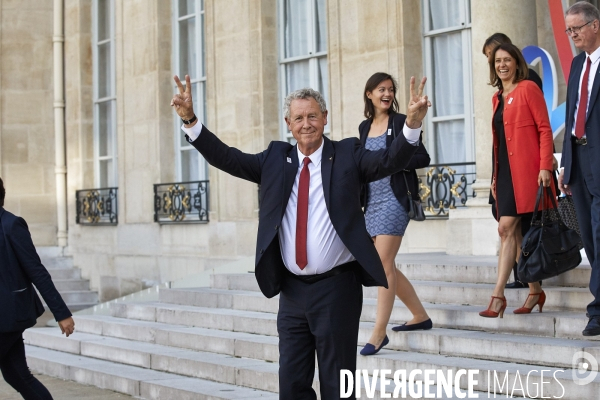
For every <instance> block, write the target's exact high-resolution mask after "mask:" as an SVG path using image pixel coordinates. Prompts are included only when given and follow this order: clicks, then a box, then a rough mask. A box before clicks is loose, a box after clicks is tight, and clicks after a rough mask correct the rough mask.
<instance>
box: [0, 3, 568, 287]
mask: <svg viewBox="0 0 600 400" xmlns="http://www.w3.org/2000/svg"><path fill="white" fill-rule="evenodd" d="M58 3H60V2H58ZM571 3H572V1H571ZM55 4H56V2H55ZM91 8H92V2H91V1H89V0H64V26H65V32H64V33H65V45H64V46H65V47H64V60H65V71H64V75H65V97H66V102H65V103H66V109H65V116H66V127H65V137H66V151H67V171H68V172H67V199H68V204H67V206H68V246H67V248H66V249H65V251H66V253H68V254H71V255H73V256H74V259H75V263H76V265H77V266H78V267H80V268H81V269H82V271H83V275H84V276H85V277H86V278H89V279H91V285H92V287H93V288H95V289H100V291H101V297H102V298H103V299H108V298H113V297H117V296H119V295H123V294H127V293H129V292H133V291H136V290H139V289H141V288H143V287H146V286H149V285H153V284H155V283H158V282H165V281H172V280H176V279H181V278H184V277H186V276H189V275H193V274H195V273H198V272H200V271H202V270H205V269H208V268H212V267H215V266H218V265H221V264H223V263H226V262H228V261H232V260H235V259H238V258H239V257H242V256H251V255H253V254H254V248H255V233H256V228H257V219H258V212H257V211H258V198H257V187H256V185H254V184H250V183H248V182H244V181H241V180H239V179H236V178H233V177H230V176H228V175H226V174H224V173H221V172H219V171H217V170H216V169H214V168H210V169H209V179H210V205H211V207H210V222H209V223H208V224H189V225H159V224H157V223H155V222H154V221H153V207H154V204H153V186H152V185H153V184H155V183H161V182H173V181H174V180H175V162H176V159H175V156H174V155H175V152H176V149H175V138H174V137H173V135H174V133H173V114H172V110H171V109H170V107H169V102H170V98H171V96H172V93H173V84H172V75H173V71H172V54H173V49H172V46H173V34H172V28H173V27H172V23H173V22H172V21H173V19H172V16H171V13H172V7H171V2H170V1H163V0H114V11H115V57H116V58H115V61H116V98H117V100H116V104H117V111H116V115H117V148H118V154H117V160H118V171H119V172H118V181H119V184H118V186H119V199H118V202H119V203H118V206H119V224H118V225H117V226H103V227H90V226H82V225H78V224H76V223H75V214H76V205H75V191H76V190H78V189H83V188H91V187H93V186H94V167H93V165H94V153H93V148H94V147H93V146H94V139H93V72H92V44H91V41H92V32H91V26H92V15H91V13H92V9H91ZM421 8H422V2H421V1H420V0H382V1H362V0H327V2H326V11H327V34H328V49H327V61H328V76H329V94H330V95H329V98H330V104H329V111H330V127H331V137H332V138H333V139H342V138H346V137H351V136H356V135H357V127H358V124H359V123H360V121H361V120H362V119H363V117H362V110H363V103H362V90H363V85H364V82H365V81H366V79H367V78H368V77H369V76H370V75H371V74H372V73H373V72H376V71H387V72H389V73H391V74H392V75H394V76H395V77H396V78H397V80H398V82H399V86H400V87H399V92H398V101H399V103H400V109H401V110H405V109H406V106H407V103H408V81H409V78H410V76H412V75H414V76H416V77H420V76H422V75H423V72H422V71H423V70H424V66H423V64H424V50H423V36H422V25H421V21H422V19H423V17H422V15H421V14H422V9H421ZM53 12H54V10H53V4H52V2H49V1H46V2H39V1H32V0H27V1H26V0H19V1H16V0H0V21H1V24H0V46H1V47H0V48H1V54H0V56H1V57H0V166H1V172H0V173H1V176H2V178H3V179H4V181H5V184H6V187H7V192H8V195H7V199H6V208H7V209H8V210H10V211H12V212H15V213H17V214H20V215H22V216H23V217H24V218H25V219H26V220H27V221H28V223H29V224H30V227H31V231H32V235H33V238H34V241H35V243H36V244H37V245H44V246H55V245H56V244H57V241H56V230H57V217H56V207H57V195H56V189H55V187H56V183H55V177H54V175H55V171H54V150H55V149H54V117H53V98H52V91H53V83H52V82H53V81H52V73H53V65H52V52H53V49H52V35H53ZM471 19H472V26H471V38H472V46H471V50H472V54H473V55H472V71H473V100H474V101H473V104H474V117H475V118H474V119H475V143H476V162H477V184H478V185H476V187H478V190H479V192H480V196H479V197H478V198H477V199H473V200H471V201H470V202H469V205H470V207H467V208H463V209H457V210H452V212H451V214H450V215H451V217H450V219H449V220H435V221H433V220H432V221H426V222H424V223H412V224H410V225H409V228H408V232H407V236H406V238H405V240H404V242H403V245H402V250H401V251H402V252H420V251H448V252H449V253H460V254H490V253H495V246H496V242H497V235H496V233H495V230H496V225H495V221H494V220H493V219H492V218H491V213H490V211H489V206H488V205H487V195H486V190H487V189H486V187H489V180H490V175H491V160H490V151H489V149H490V148H491V134H490V129H489V125H490V122H489V121H490V120H491V107H490V103H491V102H490V98H491V95H492V93H493V90H492V88H491V87H490V86H489V85H487V77H488V68H487V63H486V60H485V57H483V55H482V54H481V46H482V43H483V41H484V40H485V38H486V37H487V36H489V35H490V34H492V33H494V32H496V31H502V32H505V33H507V34H508V35H509V36H510V37H511V38H513V40H515V43H516V44H517V45H518V46H525V45H528V44H538V45H540V46H541V47H544V48H545V49H546V50H547V51H548V52H549V53H550V54H551V55H552V56H553V57H554V59H555V60H558V57H557V51H556V46H555V45H554V41H553V39H552V38H553V34H552V26H551V23H550V17H549V11H548V2H547V1H545V0H535V1H534V0H531V1H521V0H505V1H502V2H499V1H498V2H496V1H487V0H471ZM205 24H206V29H205V54H206V76H207V89H206V98H207V107H206V110H207V116H206V124H207V126H208V127H209V128H210V129H212V130H213V131H215V132H217V133H218V134H219V136H220V138H222V139H223V140H224V141H225V142H226V143H228V144H230V145H232V146H235V147H238V148H240V149H241V150H243V151H246V152H259V151H261V150H262V149H264V148H265V147H266V146H267V145H268V143H269V142H270V141H272V140H277V139H279V138H280V132H279V130H280V126H281V125H280V115H281V114H280V106H281V103H282V99H281V98H280V95H279V93H280V90H279V83H278V75H279V64H278V59H279V51H278V43H279V33H278V32H279V31H278V0H231V1H219V0H206V1H205ZM557 68H558V69H559V70H558V74H557V75H558V78H559V94H558V96H559V99H563V98H564V94H565V84H564V80H563V79H562V74H561V72H560V64H559V63H558V62H557ZM432 100H433V101H435V99H432ZM177 134H178V135H179V134H180V133H177ZM557 143H559V142H558V141H557ZM482 237H483V238H489V239H488V242H487V243H483V244H482V241H481V238H482ZM484 242H485V241H484Z"/></svg>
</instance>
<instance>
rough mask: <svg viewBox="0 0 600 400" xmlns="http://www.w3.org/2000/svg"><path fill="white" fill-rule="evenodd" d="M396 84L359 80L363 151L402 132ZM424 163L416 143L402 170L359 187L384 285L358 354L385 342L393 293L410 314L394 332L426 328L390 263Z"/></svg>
mask: <svg viewBox="0 0 600 400" xmlns="http://www.w3.org/2000/svg"><path fill="white" fill-rule="evenodd" d="M396 87H397V85H396V81H395V80H394V78H392V76H391V75H389V74H386V73H383V72H378V73H376V74H374V75H373V76H371V77H370V78H369V80H368V81H367V84H366V85H365V91H364V101H365V112H364V114H365V117H366V118H367V119H366V120H364V121H363V122H362V123H361V124H360V126H359V128H358V131H359V134H360V141H361V143H362V145H363V146H365V147H366V148H367V149H368V150H377V149H382V148H387V147H389V145H390V143H391V142H392V140H393V139H394V138H395V137H396V135H398V134H402V129H403V127H404V122H405V120H406V115H404V114H400V113H398V112H397V110H398V101H397V100H396ZM429 162H430V158H429V154H428V153H427V150H426V149H425V146H423V143H422V142H420V143H419V148H418V150H417V152H416V153H415V154H414V155H413V157H412V159H411V161H410V163H409V166H408V168H407V170H405V171H403V172H399V173H396V174H394V175H392V176H391V177H388V178H384V179H381V180H379V181H376V182H371V183H369V184H368V185H367V186H365V187H364V188H363V189H364V190H363V194H362V200H363V206H364V211H365V221H366V224H367V230H368V231H369V235H371V236H372V237H373V241H374V242H375V248H376V249H377V252H378V253H379V257H380V258H381V262H382V263H383V267H384V269H385V274H386V278H387V281H388V285H389V289H385V288H383V287H380V288H379V289H378V296H377V317H376V319H375V328H374V330H373V333H372V334H371V338H370V339H369V342H368V343H367V344H366V345H365V347H364V348H363V349H362V350H361V352H360V353H361V354H362V355H372V354H376V353H377V352H378V351H379V350H381V348H382V347H383V346H385V345H386V344H387V343H388V341H389V340H388V337H387V335H386V332H385V330H386V327H387V324H388V322H389V320H390V315H391V313H392V307H393V306H394V299H395V297H394V295H397V296H398V298H399V299H400V300H401V301H402V302H403V303H404V304H405V305H406V307H407V308H408V309H409V310H410V312H411V313H412V314H413V318H412V319H411V320H410V321H408V322H407V323H405V324H404V325H400V326H396V327H394V328H392V329H393V330H394V331H412V330H416V329H431V327H432V323H431V319H429V316H428V315H427V312H426V311H425V308H424V307H423V305H422V304H421V301H420V300H419V297H418V296H417V294H416V292H415V289H414V288H413V286H412V284H411V283H410V281H409V280H408V279H407V278H406V277H405V276H404V274H402V272H400V271H399V270H398V269H397V268H396V265H395V258H396V255H397V254H398V250H399V249H400V244H401V243H402V237H403V236H404V231H405V230H406V227H407V225H408V221H409V218H408V210H409V201H410V199H409V198H408V192H409V191H410V193H411V196H412V198H413V199H414V200H418V199H419V188H418V178H417V173H416V172H415V169H417V168H424V167H426V166H428V165H429ZM405 178H406V180H405ZM405 182H406V183H408V186H409V187H407V186H406V183H405Z"/></svg>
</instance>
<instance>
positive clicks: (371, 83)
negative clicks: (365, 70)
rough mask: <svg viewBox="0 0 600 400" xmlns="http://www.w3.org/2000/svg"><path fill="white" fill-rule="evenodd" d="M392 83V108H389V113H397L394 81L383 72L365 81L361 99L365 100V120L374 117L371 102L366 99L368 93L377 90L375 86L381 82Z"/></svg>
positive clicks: (396, 85)
mask: <svg viewBox="0 0 600 400" xmlns="http://www.w3.org/2000/svg"><path fill="white" fill-rule="evenodd" d="M388 79H389V80H390V81H392V86H393V87H394V100H392V106H391V107H390V111H392V112H398V109H399V108H400V106H399V105H398V100H396V93H397V92H398V84H397V83H396V80H395V79H394V78H393V77H392V76H391V75H390V74H387V73H385V72H376V73H374V74H373V75H371V77H370V78H369V79H368V80H367V83H366V84H365V91H364V93H363V99H364V100H365V118H367V119H371V118H373V117H374V116H375V107H374V106H373V102H372V101H371V99H370V98H368V97H367V93H368V92H373V91H374V90H375V89H377V86H379V84H380V83H381V82H383V81H387V80H388Z"/></svg>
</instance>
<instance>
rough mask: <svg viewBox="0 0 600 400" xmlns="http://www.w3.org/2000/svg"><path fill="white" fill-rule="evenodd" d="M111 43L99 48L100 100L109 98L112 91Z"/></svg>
mask: <svg viewBox="0 0 600 400" xmlns="http://www.w3.org/2000/svg"><path fill="white" fill-rule="evenodd" d="M111 64H112V63H111V60H110V42H108V43H104V44H102V45H100V46H98V98H99V99H101V98H103V97H108V96H110V95H111V94H112V90H111V82H112V79H111Z"/></svg>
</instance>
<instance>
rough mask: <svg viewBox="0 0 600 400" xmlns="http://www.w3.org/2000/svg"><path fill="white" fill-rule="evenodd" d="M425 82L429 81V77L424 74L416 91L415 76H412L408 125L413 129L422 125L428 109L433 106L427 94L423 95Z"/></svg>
mask: <svg viewBox="0 0 600 400" xmlns="http://www.w3.org/2000/svg"><path fill="white" fill-rule="evenodd" d="M425 82H427V77H425V76H424V77H423V79H421V83H420V84H419V89H418V91H417V93H415V77H414V76H411V77H410V100H409V102H408V110H407V112H406V126H408V127H409V128H411V129H416V128H419V127H420V126H421V122H422V121H423V119H424V118H425V115H426V114H427V109H428V108H429V107H431V102H430V101H429V100H428V99H427V96H423V88H424V87H425Z"/></svg>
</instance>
